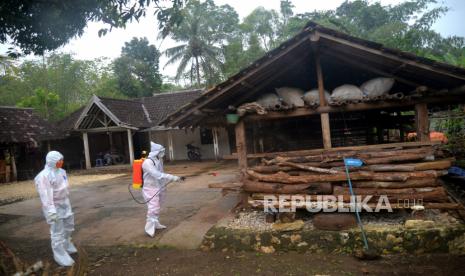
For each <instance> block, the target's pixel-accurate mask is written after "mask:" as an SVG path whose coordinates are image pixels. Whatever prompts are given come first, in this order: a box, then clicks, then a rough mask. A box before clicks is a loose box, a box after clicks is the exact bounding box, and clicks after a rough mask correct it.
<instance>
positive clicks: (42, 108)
mask: <svg viewBox="0 0 465 276" xmlns="http://www.w3.org/2000/svg"><path fill="white" fill-rule="evenodd" d="M58 100H59V97H58V95H57V94H56V93H53V92H49V91H46V90H45V89H43V88H37V89H36V90H35V91H34V95H32V96H29V97H25V98H23V99H22V100H21V101H20V102H19V103H18V106H19V107H32V108H34V109H35V110H37V111H38V112H39V113H40V114H42V115H43V116H44V117H45V118H46V119H57V118H59V117H60V114H59V113H60V111H59V110H58Z"/></svg>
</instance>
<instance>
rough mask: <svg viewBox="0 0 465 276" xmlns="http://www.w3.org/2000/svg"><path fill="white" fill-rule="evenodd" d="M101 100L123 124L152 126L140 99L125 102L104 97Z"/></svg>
mask: <svg viewBox="0 0 465 276" xmlns="http://www.w3.org/2000/svg"><path fill="white" fill-rule="evenodd" d="M99 99H100V101H101V102H102V103H103V104H104V105H105V106H106V107H107V108H108V109H109V110H110V111H111V113H113V114H114V115H115V116H116V117H117V118H118V119H119V120H120V121H121V122H123V123H125V124H127V125H131V126H135V127H149V126H150V122H149V120H148V119H147V116H146V114H145V112H144V109H143V107H142V103H141V102H140V101H138V99H133V100H129V99H128V100H126V99H124V100H123V99H111V98H102V97H99Z"/></svg>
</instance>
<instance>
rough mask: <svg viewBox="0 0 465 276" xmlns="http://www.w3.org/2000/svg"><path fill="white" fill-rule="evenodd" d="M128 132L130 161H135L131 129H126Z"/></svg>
mask: <svg viewBox="0 0 465 276" xmlns="http://www.w3.org/2000/svg"><path fill="white" fill-rule="evenodd" d="M126 131H127V133H128V149H129V163H130V164H132V163H134V145H133V144H132V133H131V130H130V129H127V130H126Z"/></svg>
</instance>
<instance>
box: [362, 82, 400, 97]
mask: <svg viewBox="0 0 465 276" xmlns="http://www.w3.org/2000/svg"><path fill="white" fill-rule="evenodd" d="M393 85H394V79H393V78H374V79H371V80H369V81H366V82H364V83H363V84H362V85H361V86H360V89H361V90H362V91H363V94H364V95H365V96H367V97H368V98H374V97H379V96H383V95H386V94H387V93H388V92H389V90H391V88H392V86H393Z"/></svg>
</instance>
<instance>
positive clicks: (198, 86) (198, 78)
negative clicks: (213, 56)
mask: <svg viewBox="0 0 465 276" xmlns="http://www.w3.org/2000/svg"><path fill="white" fill-rule="evenodd" d="M195 69H196V71H197V88H200V67H199V57H198V56H195Z"/></svg>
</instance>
